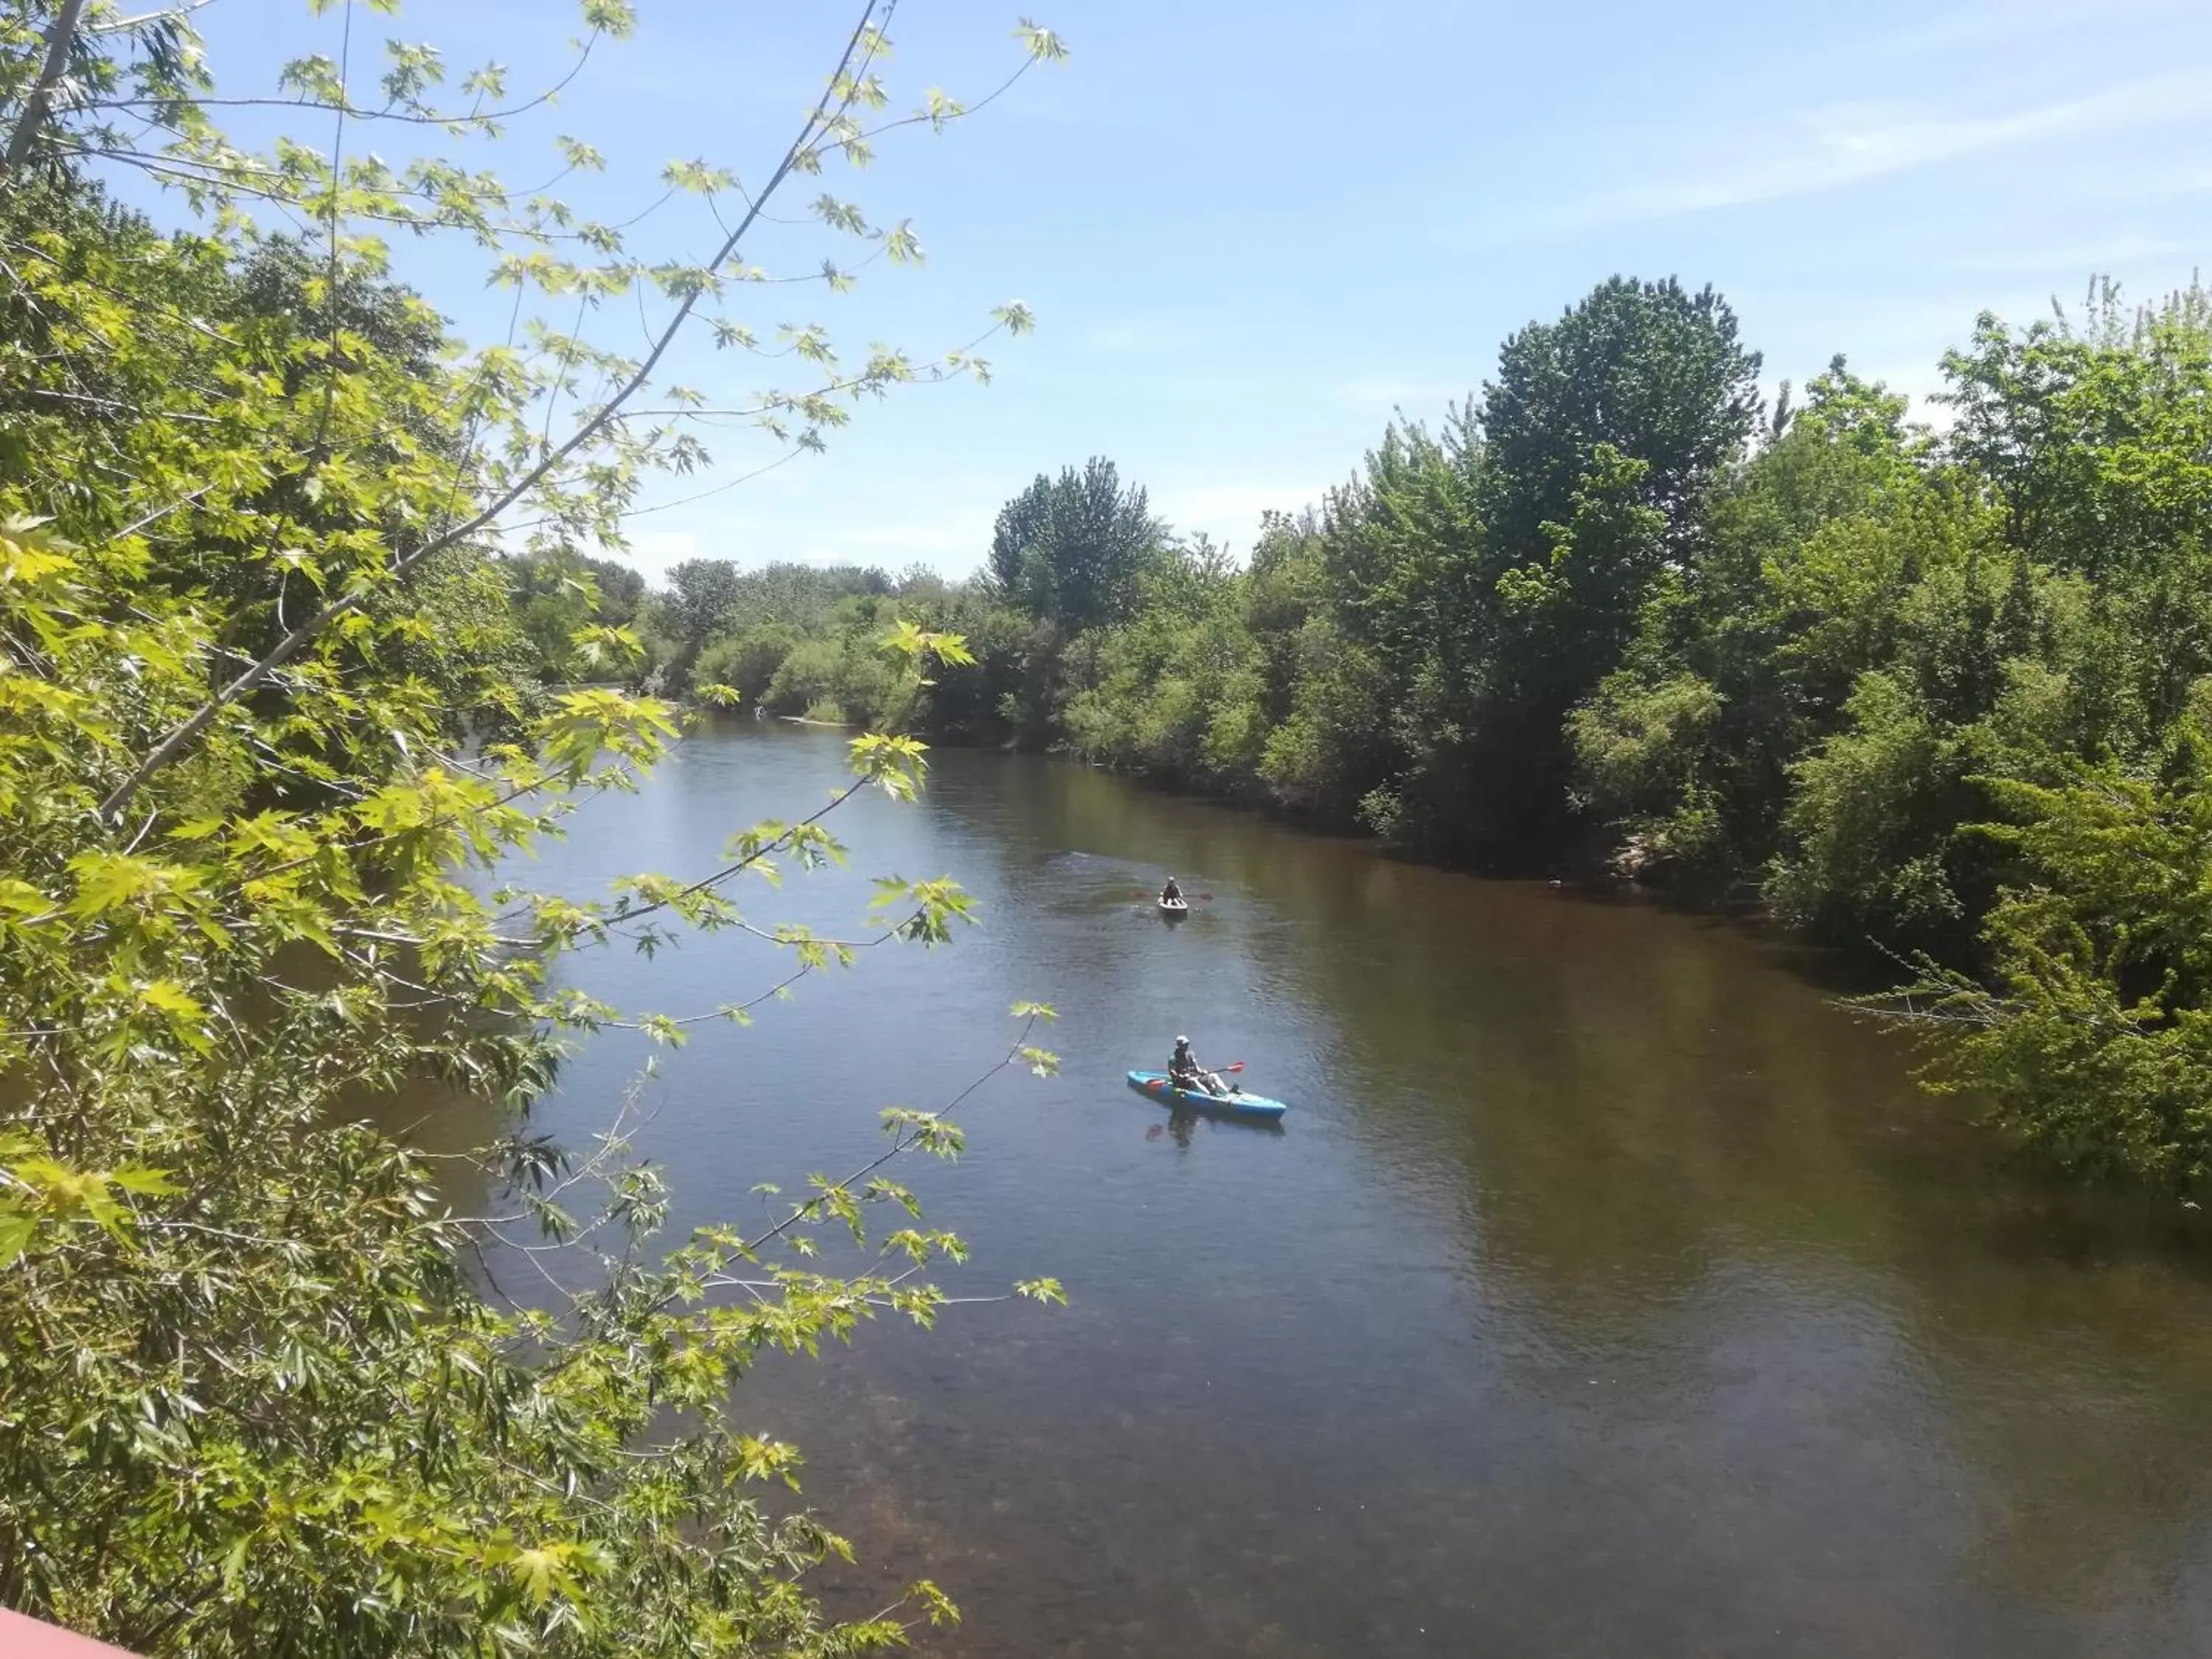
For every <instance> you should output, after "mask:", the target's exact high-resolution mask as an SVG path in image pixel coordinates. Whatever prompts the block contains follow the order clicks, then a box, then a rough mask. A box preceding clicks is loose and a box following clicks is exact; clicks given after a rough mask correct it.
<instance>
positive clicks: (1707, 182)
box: [1554, 68, 2212, 229]
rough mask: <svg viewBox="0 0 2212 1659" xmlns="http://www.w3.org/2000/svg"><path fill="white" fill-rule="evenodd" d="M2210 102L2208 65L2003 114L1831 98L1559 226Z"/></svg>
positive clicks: (2183, 116)
mask: <svg viewBox="0 0 2212 1659" xmlns="http://www.w3.org/2000/svg"><path fill="white" fill-rule="evenodd" d="M2208 102H2212V70H2207V69H2203V68H2197V69H2191V70H2181V71H2176V72H2173V73H2169V74H2166V75H2160V76H2149V77H2147V78H2145V79H2142V80H2138V81H2131V82H2125V83H2124V84H2122V85H2119V86H2115V87H2109V88H2106V89H2104V90H2103V91H2101V92H2095V93H2091V94H2087V96H2084V97H2081V98H2069V99H2064V100H2059V101H2057V102H2053V103H2045V104H2038V105H2033V106H2028V107H2027V108H2023V109H2015V110H2011V111H2007V112H2001V113H1997V114H1984V115H1961V114H1957V113H1952V112H1929V111H1927V110H1924V109H1914V108H1910V107H1906V106H1898V105H1879V104H1859V103H1846V104H1832V105H1829V106H1826V107H1825V108H1822V109H1817V110H1814V111H1810V112H1808V113H1807V114H1805V115H1804V116H1803V117H1802V118H1801V119H1800V120H1799V122H1798V123H1797V131H1796V134H1795V135H1794V137H1784V138H1783V139H1781V140H1780V141H1779V142H1778V143H1775V144H1774V145H1772V146H1771V149H1773V150H1774V152H1775V153H1773V154H1772V155H1770V156H1769V157H1768V159H1765V160H1764V161H1757V162H1754V163H1753V164H1751V165H1749V166H1739V167H1728V168H1724V169H1718V170H1716V171H1714V172H1711V173H1696V174H1691V175H1689V176H1686V177H1683V178H1678V179H1660V180H1656V181H1654V182H1652V183H1649V184H1644V185H1635V186H1632V187H1631V188H1629V189H1627V190H1623V191H1612V192H1608V193H1607V194H1604V195H1601V196H1595V197H1589V198H1588V199H1587V200H1585V201H1583V202H1582V203H1580V204H1576V205H1574V206H1571V207H1570V208H1568V209H1567V210H1565V212H1564V213H1563V214H1562V215H1560V216H1559V218H1558V219H1557V220H1555V221H1554V224H1555V226H1556V228H1562V229H1565V228H1583V227H1588V226H1592V225H1600V224H1620V223H1626V222H1635V221H1638V220H1645V219H1658V218H1668V217H1673V216H1677V215H1681V214H1688V213H1703V212H1712V211H1716V210H1723V209H1729V208H1738V207H1747V206H1753V205H1755V204H1759V203H1764V202H1774V201H1781V200H1784V199H1786V198H1789V197H1798V196H1808V195H1812V194H1814V193H1817V192H1820V191H1831V190H1838V189H1842V188H1844V187H1846V186H1849V185H1858V184H1864V183H1867V182H1869V181H1871V180H1873V179H1883V178H1888V177H1891V176H1893V175H1895V174H1898V173H1910V172H1914V171H1917V170H1919V169H1922V168H1926V167H1938V166H1942V165H1943V164H1945V163H1948V162H1952V161H1963V160H1966V159H1968V158H1971V157H1973V156H1977V155H1990V154H1993V153H1996V152H1998V151H2002V150H2008V149H2020V148H2023V147H2027V146H2030V145H2034V144H2046V143H2052V142H2054V141H2057V140H2063V139H2081V138H2087V137H2097V136H2100V135H2102V134H2106V133H2112V132H2117V131H2123V130H2127V129H2133V128H2141V127H2146V126H2153V125H2160V124H2163V123H2166V122H2172V121H2179V120H2191V121H2194V120H2197V119H2199V118H2202V116H2203V112H2204V109H2205V107H2206V106H2207V104H2208Z"/></svg>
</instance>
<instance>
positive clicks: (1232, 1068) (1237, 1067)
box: [1221, 1060, 1244, 1072]
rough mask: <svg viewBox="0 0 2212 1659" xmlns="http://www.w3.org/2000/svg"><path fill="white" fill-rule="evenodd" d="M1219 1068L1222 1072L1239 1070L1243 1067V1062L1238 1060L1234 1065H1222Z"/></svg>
mask: <svg viewBox="0 0 2212 1659" xmlns="http://www.w3.org/2000/svg"><path fill="white" fill-rule="evenodd" d="M1221 1069H1222V1070H1223V1071H1225V1072H1241V1071H1243V1069H1244V1062H1243V1060H1238V1061H1237V1063H1236V1064H1235V1065H1234V1066H1223V1067H1222V1068H1221Z"/></svg>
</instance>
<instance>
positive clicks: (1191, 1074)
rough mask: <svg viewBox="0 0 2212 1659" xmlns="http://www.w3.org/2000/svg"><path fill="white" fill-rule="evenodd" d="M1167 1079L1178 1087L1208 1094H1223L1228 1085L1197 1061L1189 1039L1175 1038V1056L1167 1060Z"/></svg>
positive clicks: (1226, 1091) (1225, 1092)
mask: <svg viewBox="0 0 2212 1659" xmlns="http://www.w3.org/2000/svg"><path fill="white" fill-rule="evenodd" d="M1168 1081H1169V1082H1170V1083H1172V1084H1174V1085H1175V1086H1176V1088H1178V1089H1195V1090H1197V1091H1200V1092H1201V1093H1205V1094H1209V1095H1225V1094H1227V1093H1228V1092H1229V1085H1227V1084H1225V1083H1224V1082H1223V1081H1222V1080H1221V1079H1219V1078H1218V1077H1216V1076H1215V1075H1214V1074H1213V1073H1212V1072H1209V1071H1207V1070H1206V1068H1205V1067H1204V1066H1200V1064H1199V1063H1198V1056H1197V1055H1196V1054H1193V1053H1192V1052H1191V1048H1190V1039H1189V1038H1188V1037H1187V1036H1179V1037H1177V1038H1176V1046H1175V1058H1174V1059H1173V1060H1170V1061H1168Z"/></svg>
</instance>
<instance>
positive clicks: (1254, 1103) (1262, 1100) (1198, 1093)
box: [1129, 1072, 1290, 1118]
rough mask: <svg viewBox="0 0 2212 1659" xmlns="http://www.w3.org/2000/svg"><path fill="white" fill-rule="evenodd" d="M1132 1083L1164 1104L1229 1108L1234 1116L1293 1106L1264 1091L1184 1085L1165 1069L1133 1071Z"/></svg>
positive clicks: (1195, 1108)
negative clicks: (1226, 1091)
mask: <svg viewBox="0 0 2212 1659" xmlns="http://www.w3.org/2000/svg"><path fill="white" fill-rule="evenodd" d="M1129 1086H1130V1087H1131V1088H1132V1089H1134V1090H1135V1091H1137V1092H1138V1093H1139V1094H1140V1095H1146V1096H1149V1097H1151V1098H1152V1099H1154V1100H1157V1101H1158V1102H1160V1103H1162V1104H1163V1105H1167V1106H1181V1107H1183V1108H1186V1109H1188V1110H1191V1111H1195V1112H1226V1113H1228V1114H1229V1115H1231V1116H1232V1117H1270V1118H1272V1117H1280V1116H1282V1115H1283V1114H1284V1113H1285V1112H1287V1111H1289V1110H1290V1108H1289V1107H1288V1106H1286V1105H1285V1104H1284V1103H1282V1102H1281V1101H1279V1100H1270V1099H1268V1098H1267V1096H1265V1095H1248V1094H1246V1093H1244V1092H1243V1091H1242V1090H1239V1091H1237V1093H1235V1094H1233V1095H1210V1094H1208V1093H1206V1091H1205V1090H1203V1089H1182V1088H1177V1087H1176V1085H1174V1084H1172V1083H1170V1082H1169V1081H1168V1074H1167V1073H1165V1072H1132V1073H1129Z"/></svg>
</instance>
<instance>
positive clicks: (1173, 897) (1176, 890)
mask: <svg viewBox="0 0 2212 1659" xmlns="http://www.w3.org/2000/svg"><path fill="white" fill-rule="evenodd" d="M1160 902H1161V903H1163V904H1181V903H1182V902H1183V901H1182V885H1181V884H1179V883H1178V882H1177V881H1176V878H1174V877H1173V876H1170V877H1169V878H1168V884H1167V885H1166V886H1164V887H1163V888H1161V889H1160Z"/></svg>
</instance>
